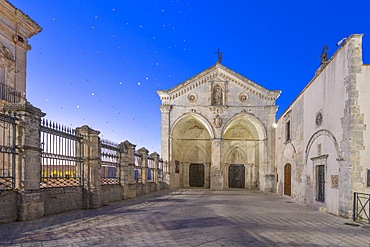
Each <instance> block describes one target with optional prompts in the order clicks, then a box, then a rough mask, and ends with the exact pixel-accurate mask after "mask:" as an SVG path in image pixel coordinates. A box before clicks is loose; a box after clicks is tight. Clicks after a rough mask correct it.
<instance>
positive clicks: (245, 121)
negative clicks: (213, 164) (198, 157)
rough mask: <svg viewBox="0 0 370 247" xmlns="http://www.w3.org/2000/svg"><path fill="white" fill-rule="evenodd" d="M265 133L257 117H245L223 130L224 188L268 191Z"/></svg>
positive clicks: (243, 114) (243, 115)
mask: <svg viewBox="0 0 370 247" xmlns="http://www.w3.org/2000/svg"><path fill="white" fill-rule="evenodd" d="M265 136H266V135H265V129H264V127H263V125H262V124H261V122H260V121H259V120H258V119H256V118H255V117H254V116H252V115H249V114H246V113H242V114H238V115H237V116H235V117H234V118H232V119H231V120H230V121H229V122H228V123H227V125H226V127H225V128H224V130H223V135H222V137H223V143H222V147H223V149H222V156H223V157H224V161H223V164H222V166H223V168H222V170H223V172H224V177H225V184H224V186H225V187H226V188H227V187H228V188H248V189H252V188H261V187H262V188H264V177H263V176H264V175H263V174H264V172H262V171H261V170H260V169H261V168H262V169H263V168H264V167H265V166H264V165H263V164H264V163H265V162H266V160H265V159H266V156H265V153H264V152H265V141H266V139H265Z"/></svg>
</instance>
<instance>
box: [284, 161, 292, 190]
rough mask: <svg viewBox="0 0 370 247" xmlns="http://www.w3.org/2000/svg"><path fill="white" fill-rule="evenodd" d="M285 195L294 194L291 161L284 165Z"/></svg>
mask: <svg viewBox="0 0 370 247" xmlns="http://www.w3.org/2000/svg"><path fill="white" fill-rule="evenodd" d="M284 195H287V196H291V195H292V166H291V165H290V164H289V163H288V164H286V165H285V166H284Z"/></svg>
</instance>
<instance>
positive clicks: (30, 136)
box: [11, 101, 45, 221]
mask: <svg viewBox="0 0 370 247" xmlns="http://www.w3.org/2000/svg"><path fill="white" fill-rule="evenodd" d="M11 110H12V111H15V112H16V113H17V117H18V122H17V127H16V146H17V149H18V153H19V154H18V155H17V158H16V188H17V189H18V190H19V194H18V205H17V207H18V220H20V221H28V220H35V219H38V218H41V217H42V216H43V215H44V202H43V201H42V198H41V192H40V179H41V178H40V171H41V159H40V158H41V151H42V149H41V143H40V123H41V118H42V117H44V116H45V113H43V112H41V110H40V109H38V108H36V107H34V106H32V105H31V104H30V103H29V102H27V101H24V102H22V103H21V104H14V105H11Z"/></svg>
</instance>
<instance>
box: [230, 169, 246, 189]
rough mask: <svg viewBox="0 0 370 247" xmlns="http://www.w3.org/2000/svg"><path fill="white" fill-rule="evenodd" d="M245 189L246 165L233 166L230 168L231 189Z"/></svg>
mask: <svg viewBox="0 0 370 247" xmlns="http://www.w3.org/2000/svg"><path fill="white" fill-rule="evenodd" d="M244 187H245V167H244V165H238V164H231V165H230V166H229V188H244Z"/></svg>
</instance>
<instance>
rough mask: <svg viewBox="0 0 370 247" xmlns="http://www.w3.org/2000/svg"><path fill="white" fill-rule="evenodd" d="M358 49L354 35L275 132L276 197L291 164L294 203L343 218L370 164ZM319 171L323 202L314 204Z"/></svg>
mask: <svg viewBox="0 0 370 247" xmlns="http://www.w3.org/2000/svg"><path fill="white" fill-rule="evenodd" d="M361 45H362V35H352V36H351V37H349V38H348V39H347V41H346V43H344V44H343V45H342V46H341V47H340V48H338V50H337V51H336V53H335V54H334V55H333V57H332V58H331V59H330V60H329V61H327V62H326V63H324V64H322V65H321V66H320V68H319V69H318V70H317V71H316V74H315V76H314V78H313V79H312V80H311V81H310V82H309V83H308V85H307V86H306V87H305V89H304V90H303V91H302V92H301V94H300V95H299V96H298V97H297V98H296V100H295V101H294V102H293V103H292V104H291V106H290V107H289V108H288V109H287V110H286V111H285V113H284V114H283V115H282V117H280V119H279V120H278V127H277V131H276V133H277V138H276V172H277V177H278V178H279V180H278V183H277V193H278V194H281V195H283V194H284V166H285V164H287V163H290V164H291V165H292V171H291V184H292V185H291V190H292V193H291V196H292V197H293V198H295V199H297V200H299V201H302V202H305V203H307V204H310V205H313V206H316V207H320V208H323V209H325V210H326V211H328V212H330V213H333V214H342V215H345V216H348V215H350V213H351V203H352V193H353V192H354V190H358V189H361V186H362V188H364V183H365V179H366V177H365V175H366V174H365V173H366V167H368V164H366V163H367V162H366V160H369V159H368V158H369V157H368V156H369V155H368V154H365V153H366V151H365V150H366V146H367V145H366V144H370V143H369V141H370V140H368V138H367V136H368V135H366V133H363V129H364V126H366V123H367V122H368V121H369V120H370V119H368V118H369V117H368V116H367V115H366V113H370V103H369V102H367V101H366V99H368V98H369V96H370V95H369V91H370V84H369V80H370V79H369V78H370V74H369V71H370V70H369V67H368V66H362V52H361ZM358 96H359V98H358V99H357V97H358ZM364 113H365V114H364ZM320 115H321V116H320ZM364 116H365V125H364V122H363V121H362V120H363V118H364ZM287 121H290V125H291V140H290V141H286V123H287ZM362 141H363V143H364V144H365V145H362ZM363 149H364V150H363ZM355 150H357V151H355ZM359 153H361V154H359ZM360 157H361V158H360ZM358 160H361V161H360V162H358ZM317 165H325V185H324V186H325V200H324V202H320V201H318V187H317V181H318V177H317V171H316V169H317V168H316V166H317ZM360 173H361V175H359V174H360ZM359 180H362V182H361V183H359V182H358V181H359ZM355 181H357V182H355ZM362 190H363V191H364V189H362Z"/></svg>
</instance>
